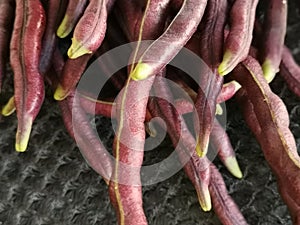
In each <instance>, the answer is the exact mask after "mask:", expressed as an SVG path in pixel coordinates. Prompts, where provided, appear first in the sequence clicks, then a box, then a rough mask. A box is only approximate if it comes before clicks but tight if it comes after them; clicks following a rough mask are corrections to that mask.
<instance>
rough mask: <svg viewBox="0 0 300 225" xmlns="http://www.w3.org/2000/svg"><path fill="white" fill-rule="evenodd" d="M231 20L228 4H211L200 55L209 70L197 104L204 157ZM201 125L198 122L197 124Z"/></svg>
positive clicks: (199, 146) (200, 150)
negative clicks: (228, 15)
mask: <svg viewBox="0 0 300 225" xmlns="http://www.w3.org/2000/svg"><path fill="white" fill-rule="evenodd" d="M226 18H227V1H224V0H218V1H208V4H207V7H206V11H205V14H204V19H203V21H201V22H203V23H200V37H199V41H198V43H199V46H200V47H199V52H198V53H196V54H198V55H199V56H200V57H201V59H203V60H204V62H205V63H206V64H207V66H208V67H207V68H203V71H200V79H199V82H200V84H199V89H198V93H197V98H196V101H195V107H196V110H197V114H196V117H197V118H196V119H195V130H196V131H197V132H199V133H198V134H197V147H196V152H197V153H198V155H199V156H200V157H203V156H205V154H206V153H207V150H208V144H209V137H210V133H211V131H212V128H213V124H214V119H215V113H216V104H217V97H218V95H219V93H220V92H221V89H222V85H223V77H222V76H219V74H218V73H217V66H218V65H219V64H220V62H221V60H222V50H223V40H224V32H223V31H224V27H225V22H226ZM196 121H198V122H196Z"/></svg>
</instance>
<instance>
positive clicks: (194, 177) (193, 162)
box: [148, 76, 211, 211]
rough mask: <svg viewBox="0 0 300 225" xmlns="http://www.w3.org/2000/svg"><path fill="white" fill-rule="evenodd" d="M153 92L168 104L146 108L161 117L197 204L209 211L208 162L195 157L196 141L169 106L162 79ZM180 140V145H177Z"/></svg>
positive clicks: (156, 82) (157, 78) (167, 92)
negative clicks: (195, 193)
mask: <svg viewBox="0 0 300 225" xmlns="http://www.w3.org/2000/svg"><path fill="white" fill-rule="evenodd" d="M154 90H155V92H156V95H158V96H164V99H168V100H169V101H170V102H167V101H166V100H164V99H155V100H156V101H154V102H152V103H151V102H150V103H149V104H148V108H149V110H150V112H151V114H152V115H153V116H158V117H161V118H162V119H163V120H164V121H165V123H166V125H167V129H168V133H169V136H170V138H171V140H172V143H173V146H174V148H176V150H177V153H178V155H179V159H180V161H181V163H183V165H184V171H185V173H186V174H187V176H188V177H189V179H190V180H191V182H192V183H193V185H194V187H195V189H196V192H197V195H198V200H199V203H200V205H201V207H202V209H203V210H204V211H209V210H210V209H211V200H210V194H209V191H208V184H209V179H210V178H209V175H210V172H209V163H210V162H208V160H207V158H206V157H203V158H199V157H198V156H197V154H196V152H195V147H196V141H195V139H194V137H193V135H192V134H191V133H190V132H189V129H188V128H187V125H186V124H185V121H184V119H183V117H182V116H181V115H179V114H178V112H177V111H176V109H174V108H173V107H172V105H170V104H171V103H172V99H173V97H172V94H171V92H170V90H169V88H168V87H167V86H166V83H165V82H164V80H163V79H162V77H160V76H157V77H156V81H155V85H154ZM180 135H182V136H180ZM180 139H181V141H182V143H178V141H179V140H180Z"/></svg>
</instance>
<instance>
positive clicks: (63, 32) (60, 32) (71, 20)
mask: <svg viewBox="0 0 300 225" xmlns="http://www.w3.org/2000/svg"><path fill="white" fill-rule="evenodd" d="M87 2H88V1H87V0H69V2H68V6H67V9H66V13H65V15H64V18H63V20H62V21H61V23H60V25H59V27H58V29H57V32H56V34H57V36H58V37H60V38H65V37H67V36H68V35H69V34H70V33H71V31H72V30H73V28H74V27H75V25H76V23H77V22H78V20H79V19H80V17H81V16H82V14H83V12H84V9H85V7H86V4H87Z"/></svg>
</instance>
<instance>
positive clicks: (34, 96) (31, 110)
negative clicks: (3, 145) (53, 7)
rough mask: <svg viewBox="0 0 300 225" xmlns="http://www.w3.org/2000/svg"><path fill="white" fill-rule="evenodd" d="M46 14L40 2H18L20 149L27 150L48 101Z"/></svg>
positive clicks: (14, 50)
mask: <svg viewBox="0 0 300 225" xmlns="http://www.w3.org/2000/svg"><path fill="white" fill-rule="evenodd" d="M44 29H45V12H44V9H43V6H42V4H41V2H40V1H39V0H33V1H22V0H18V1H16V18H15V23H14V31H13V34H12V40H11V44H10V63H11V66H12V69H13V72H14V90H15V105H16V111H17V118H18V128H17V134H16V146H15V147H16V150H17V151H20V152H23V151H25V150H26V148H27V144H28V140H29V136H30V132H31V127H32V123H33V121H34V119H35V118H36V116H37V114H38V112H39V110H40V108H41V106H42V103H43V100H44V80H43V77H42V75H41V74H40V72H39V59H40V52H41V45H42V36H43V33H44Z"/></svg>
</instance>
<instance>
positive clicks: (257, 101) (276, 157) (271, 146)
mask: <svg viewBox="0 0 300 225" xmlns="http://www.w3.org/2000/svg"><path fill="white" fill-rule="evenodd" d="M233 75H234V78H235V79H236V80H237V81H238V82H239V83H240V84H241V85H242V87H243V88H244V89H245V91H246V93H247V97H248V98H247V99H249V102H250V103H251V104H252V106H247V108H246V109H253V111H244V114H245V115H246V116H248V114H250V113H251V114H250V116H251V117H249V119H247V120H246V121H247V122H248V123H249V122H250V123H251V125H249V127H250V128H251V129H252V131H253V133H254V135H255V137H256V139H257V140H258V142H259V144H260V145H261V147H262V150H263V152H264V156H265V158H266V160H267V161H268V163H269V165H270V167H271V169H272V171H273V173H274V174H275V176H276V178H277V183H278V189H279V192H280V194H281V197H282V198H283V200H284V202H285V203H286V204H287V206H288V209H289V211H290V214H291V217H292V220H293V223H294V224H299V222H300V205H299V201H298V199H300V191H299V186H300V157H299V155H298V153H297V147H296V142H295V139H294V137H293V134H292V132H291V131H290V130H289V115H288V112H287V109H286V107H285V105H284V103H283V102H282V100H281V99H280V98H279V97H278V96H277V95H275V94H274V93H273V92H272V91H271V89H270V87H269V86H268V83H267V82H266V80H265V79H264V77H263V72H262V69H261V67H260V65H259V63H258V62H257V61H256V60H255V59H253V58H252V57H250V56H249V57H248V58H247V59H246V60H245V61H244V62H243V64H242V65H240V66H238V67H237V68H236V69H235V70H234V73H233ZM247 104H248V103H247ZM252 112H253V113H254V115H253V113H252ZM253 117H256V120H251V118H253Z"/></svg>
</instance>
